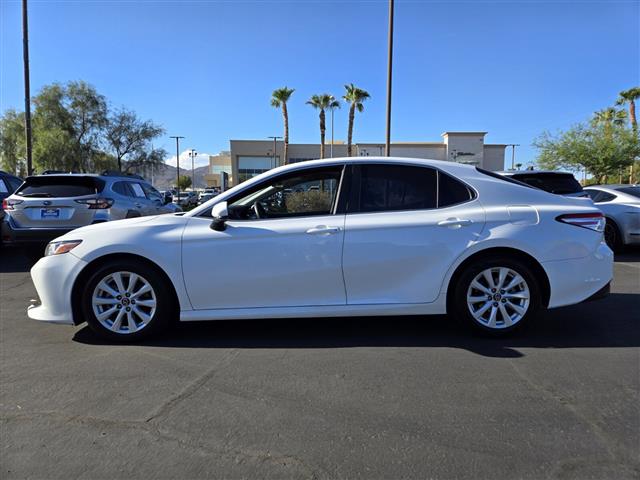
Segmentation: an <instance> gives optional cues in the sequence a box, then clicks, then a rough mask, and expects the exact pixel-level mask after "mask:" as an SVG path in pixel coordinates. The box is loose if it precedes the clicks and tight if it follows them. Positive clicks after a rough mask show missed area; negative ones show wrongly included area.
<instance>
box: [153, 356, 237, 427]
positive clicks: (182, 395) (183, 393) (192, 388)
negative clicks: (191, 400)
mask: <svg viewBox="0 0 640 480" xmlns="http://www.w3.org/2000/svg"><path fill="white" fill-rule="evenodd" d="M238 353H239V351H238V350H232V351H230V352H229V353H228V354H227V355H226V356H225V357H224V358H223V359H222V361H221V362H220V363H219V364H218V365H216V366H215V367H212V368H210V369H209V370H207V371H206V372H205V373H204V374H202V375H201V376H200V377H198V378H196V379H195V380H194V381H193V382H191V383H189V384H188V385H186V386H185V387H184V388H183V389H182V390H180V391H179V392H178V393H176V394H175V395H173V396H171V397H170V398H168V399H167V400H166V401H165V402H164V403H163V404H162V405H160V406H159V407H157V408H156V409H155V410H154V411H153V412H152V413H151V414H150V415H149V416H148V417H147V418H145V419H144V422H145V423H149V422H152V421H154V420H156V419H157V418H159V417H162V416H164V415H166V414H167V413H168V412H169V411H170V410H171V409H172V408H173V407H174V406H175V405H176V404H178V403H179V402H181V401H182V400H184V399H186V398H188V397H190V396H191V395H193V394H194V393H195V392H197V391H198V390H199V389H200V388H201V387H202V386H203V385H204V384H205V383H206V382H207V381H209V380H210V379H211V378H212V377H213V376H214V375H215V374H216V373H218V372H219V371H220V370H221V369H223V368H224V367H226V366H227V365H228V364H229V363H231V362H232V361H233V359H234V358H235V357H237V356H238Z"/></svg>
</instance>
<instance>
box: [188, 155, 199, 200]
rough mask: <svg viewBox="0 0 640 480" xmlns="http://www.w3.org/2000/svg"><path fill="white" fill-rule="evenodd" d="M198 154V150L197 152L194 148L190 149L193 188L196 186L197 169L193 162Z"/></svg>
mask: <svg viewBox="0 0 640 480" xmlns="http://www.w3.org/2000/svg"><path fill="white" fill-rule="evenodd" d="M197 155H198V152H196V151H195V150H194V149H193V148H192V149H191V150H190V151H189V157H191V189H192V190H194V189H195V188H196V171H195V169H194V166H193V163H194V161H195V159H196V156H197Z"/></svg>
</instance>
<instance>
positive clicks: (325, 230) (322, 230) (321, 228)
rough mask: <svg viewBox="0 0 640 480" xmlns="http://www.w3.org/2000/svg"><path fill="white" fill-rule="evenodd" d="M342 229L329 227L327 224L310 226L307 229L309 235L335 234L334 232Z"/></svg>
mask: <svg viewBox="0 0 640 480" xmlns="http://www.w3.org/2000/svg"><path fill="white" fill-rule="evenodd" d="M339 231H340V227H327V226H326V225H318V226H317V227H313V228H310V229H309V230H307V233H308V234H309V235H333V234H334V233H338V232H339Z"/></svg>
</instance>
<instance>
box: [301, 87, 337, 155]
mask: <svg viewBox="0 0 640 480" xmlns="http://www.w3.org/2000/svg"><path fill="white" fill-rule="evenodd" d="M307 104H308V105H311V106H312V107H313V108H315V109H318V110H320V158H324V134H325V130H326V127H325V113H324V111H325V109H330V110H332V109H334V108H340V102H338V101H337V100H336V99H335V98H334V97H333V95H329V94H328V93H322V94H320V95H312V96H311V98H310V99H309V100H308V101H307Z"/></svg>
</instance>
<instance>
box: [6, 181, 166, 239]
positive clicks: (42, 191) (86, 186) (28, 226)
mask: <svg viewBox="0 0 640 480" xmlns="http://www.w3.org/2000/svg"><path fill="white" fill-rule="evenodd" d="M3 209H4V212H5V214H6V215H5V218H4V219H3V222H2V225H1V228H2V239H3V241H6V242H10V243H16V244H23V243H40V242H48V241H49V240H51V239H52V238H55V237H57V236H59V235H62V234H64V233H66V232H68V231H70V230H73V229H75V228H78V227H82V226H84V225H90V224H94V223H102V222H108V221H110V220H120V219H125V218H132V217H141V216H147V215H158V214H161V213H172V212H174V211H175V208H174V207H173V206H171V207H169V206H168V205H166V204H165V203H164V199H163V198H162V196H161V195H160V192H158V191H157V190H156V189H155V188H153V187H152V186H151V185H150V184H149V183H147V182H146V181H145V180H144V179H143V178H142V177H139V176H137V175H136V176H132V175H122V174H112V173H107V174H102V175H98V174H62V175H60V174H48V175H37V176H31V177H27V179H26V180H25V181H24V183H22V185H21V186H20V187H19V188H18V189H17V190H16V191H15V193H13V194H12V195H10V196H9V197H8V198H7V199H5V201H4V202H3Z"/></svg>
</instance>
